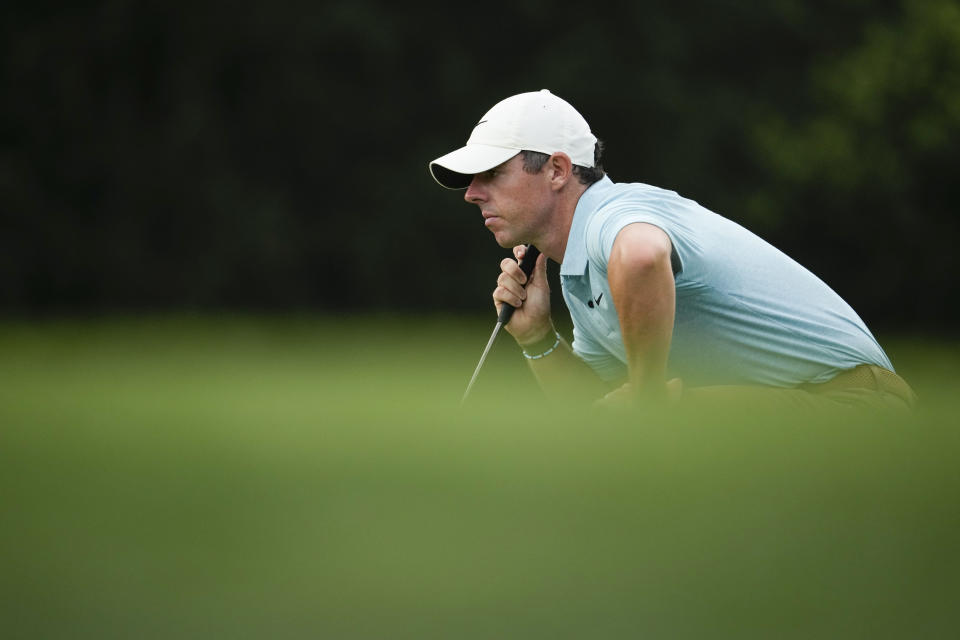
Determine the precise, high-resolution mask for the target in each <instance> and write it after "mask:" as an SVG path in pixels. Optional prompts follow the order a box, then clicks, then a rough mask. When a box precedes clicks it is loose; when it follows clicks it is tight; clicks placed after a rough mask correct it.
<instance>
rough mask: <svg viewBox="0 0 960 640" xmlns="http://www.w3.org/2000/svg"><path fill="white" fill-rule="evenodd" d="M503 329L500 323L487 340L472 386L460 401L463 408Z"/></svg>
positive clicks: (475, 370)
mask: <svg viewBox="0 0 960 640" xmlns="http://www.w3.org/2000/svg"><path fill="white" fill-rule="evenodd" d="M501 327H503V323H502V322H499V321H498V322H497V324H496V326H495V327H494V328H493V333H491V334H490V339H489V340H487V346H486V347H484V349H483V355H482V356H480V362H478V363H477V368H476V369H474V370H473V377H471V378H470V384H468V385H467V390H466V391H464V392H463V397H462V398H461V399H460V406H461V407H462V406H463V403H464V402H466V401H467V396H469V395H470V389H472V388H473V383H474V382H476V381H477V376H478V375H479V374H480V369H482V368H483V362H484V360H486V359H487V354H488V353H490V348H491V347H493V343H494V342H495V341H496V339H497V335H498V334H499V333H500V328H501Z"/></svg>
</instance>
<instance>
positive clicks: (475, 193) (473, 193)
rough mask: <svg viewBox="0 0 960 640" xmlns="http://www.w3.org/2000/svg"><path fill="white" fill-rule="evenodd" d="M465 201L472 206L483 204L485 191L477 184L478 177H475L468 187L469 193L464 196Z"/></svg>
mask: <svg viewBox="0 0 960 640" xmlns="http://www.w3.org/2000/svg"><path fill="white" fill-rule="evenodd" d="M463 199H464V200H466V201H467V202H469V203H471V204H479V203H481V202H483V199H484V193H483V189H481V188H480V186H479V185H478V184H477V176H473V179H472V180H471V181H470V185H469V186H468V187H467V192H466V193H464V194H463Z"/></svg>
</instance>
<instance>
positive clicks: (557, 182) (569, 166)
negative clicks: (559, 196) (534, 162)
mask: <svg viewBox="0 0 960 640" xmlns="http://www.w3.org/2000/svg"><path fill="white" fill-rule="evenodd" d="M547 171H548V172H549V174H548V175H549V176H550V186H551V187H552V188H553V189H554V190H558V189H561V188H563V186H564V185H565V184H567V182H569V180H570V178H572V177H573V161H572V160H570V156H568V155H567V154H565V153H563V152H562V151H558V152H556V153H554V154H553V155H551V156H550V158H549V159H548V160H547Z"/></svg>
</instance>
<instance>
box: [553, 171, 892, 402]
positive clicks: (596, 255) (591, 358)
mask: <svg viewBox="0 0 960 640" xmlns="http://www.w3.org/2000/svg"><path fill="white" fill-rule="evenodd" d="M634 222H646V223H649V224H652V225H655V226H657V227H659V228H660V229H662V230H663V231H664V232H665V233H666V234H667V236H669V238H670V241H671V242H672V243H673V256H672V262H673V270H674V281H675V283H676V317H675V321H674V327H673V339H672V342H671V345H670V357H669V360H668V362H667V375H668V377H681V378H683V379H684V382H685V384H686V385H688V386H703V385H715V384H761V385H770V386H776V387H793V386H796V385H798V384H801V383H804V382H824V381H826V380H829V379H830V378H832V377H833V376H834V375H836V374H837V373H838V372H840V371H842V370H845V369H851V368H853V367H855V366H857V365H860V364H874V365H878V366H881V367H884V368H887V369H890V370H891V371H892V370H893V367H892V365H891V364H890V361H889V360H888V359H887V356H886V354H885V353H884V352H883V349H881V348H880V345H879V344H877V341H876V339H874V337H873V335H872V334H871V333H870V331H869V330H868V329H867V327H866V325H865V324H864V323H863V321H862V320H861V319H860V318H859V316H857V314H856V313H855V312H854V311H853V309H852V308H851V307H850V305H848V304H847V303H846V302H844V301H843V299H842V298H840V296H838V295H837V294H836V293H834V291H833V290H832V289H830V287H828V286H827V285H826V284H825V283H824V282H823V281H822V280H820V279H819V278H817V277H816V276H815V275H813V274H812V273H810V271H808V270H807V269H805V268H804V267H802V266H800V265H799V264H798V263H797V262H795V261H794V260H792V259H791V258H790V257H788V256H787V255H786V254H784V253H783V252H781V251H779V250H778V249H776V248H775V247H773V246H772V245H770V244H769V243H767V242H765V241H764V240H762V239H761V238H759V237H758V236H756V235H754V234H753V233H751V232H750V231H748V230H746V229H745V228H743V227H741V226H740V225H738V224H736V223H735V222H733V221H731V220H727V219H726V218H723V217H722V216H719V215H717V214H715V213H713V212H711V211H708V210H707V209H705V208H704V207H702V206H700V205H699V204H697V203H696V202H694V201H692V200H688V199H686V198H682V197H680V196H679V195H677V194H676V193H674V192H672V191H666V190H664V189H659V188H657V187H652V186H649V185H645V184H639V183H634V184H626V183H623V184H620V183H614V182H612V181H611V180H610V178H609V177H604V178H603V179H602V180H600V181H599V182H596V183H594V184H593V185H591V186H590V187H589V188H588V189H587V190H586V192H584V194H583V195H582V196H581V197H580V200H579V202H578V203H577V208H576V211H575V213H574V217H573V223H572V226H571V229H570V235H569V237H568V239H567V248H566V252H565V254H564V257H563V262H562V263H561V265H560V281H561V285H562V288H563V297H564V300H565V301H566V303H567V307H568V308H569V310H570V315H571V317H572V319H573V325H574V330H573V350H574V351H575V352H576V353H577V355H579V356H580V357H581V358H583V360H585V361H586V362H587V364H589V365H590V366H591V367H592V368H593V369H594V370H595V371H596V372H597V373H598V374H599V375H600V377H601V378H603V379H605V380H609V381H616V380H619V379H624V378H626V376H627V366H626V361H627V359H626V351H625V349H624V346H623V339H622V338H621V335H620V322H619V319H618V317H617V311H616V308H615V307H614V304H613V296H612V295H611V294H610V284H609V282H608V281H607V260H608V258H609V256H610V252H611V249H612V248H613V242H614V240H615V239H616V237H617V234H618V233H619V232H620V230H621V229H623V227H624V226H626V225H628V224H631V223H634Z"/></svg>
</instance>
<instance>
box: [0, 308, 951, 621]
mask: <svg viewBox="0 0 960 640" xmlns="http://www.w3.org/2000/svg"><path fill="white" fill-rule="evenodd" d="M490 324H491V323H490V321H489V318H483V319H464V318H457V317H444V316H433V317H425V318H410V317H403V316H382V317H372V316H365V317H342V318H319V317H310V316H300V317H286V318H279V317H274V318H269V317H233V316H195V317H194V316H172V317H152V318H146V317H144V318H108V319H88V320H77V319H74V320H63V321H45V322H40V323H28V322H14V321H7V322H5V323H2V324H0V496H2V498H0V499H2V513H0V568H2V571H0V619H2V620H3V623H4V636H5V637H11V638H41V637H42V638H67V637H70V638H75V637H95V638H112V637H116V638H128V637H139V638H194V637H197V638H200V637H202V638H211V637H232V638H235V637H270V638H298V637H332V638H385V637H389V638H403V637H410V638H422V637H434V636H436V637H455V638H489V637H518V638H531V637H549V638H559V637H626V636H629V637H636V636H642V637H665V638H702V637H711V638H717V637H731V638H734V637H735V638H743V637H764V638H767V637H777V638H809V637H819V638H827V637H836V638H860V637H864V638H866V637H870V638H878V637H880V638H884V637H890V638H894V637H897V638H901V637H925V638H935V637H953V634H954V633H955V631H956V629H957V625H958V623H960V615H958V614H956V613H955V608H956V607H955V604H956V600H957V595H958V593H960V590H958V589H960V579H958V577H957V576H958V575H960V549H958V545H957V540H958V539H960V471H958V465H957V459H958V453H960V438H958V436H957V430H956V427H955V423H956V418H955V414H956V408H957V406H958V403H957V400H956V397H955V393H956V386H957V385H956V383H957V372H958V371H960V366H958V365H960V344H958V343H957V342H956V341H949V340H941V341H926V340H916V339H909V338H901V339H893V340H884V344H885V346H886V347H887V350H888V353H889V354H890V355H891V358H892V359H893V361H894V363H895V365H896V366H897V367H898V370H899V371H900V372H901V373H903V375H904V376H905V377H907V378H908V380H910V382H911V383H912V384H913V385H914V386H915V388H916V390H917V391H918V393H919V395H920V397H921V399H922V400H923V407H922V408H921V410H920V411H919V412H918V413H917V415H916V416H914V417H912V418H909V419H905V418H898V417H888V418H877V417H872V418H871V417H867V416H858V415H842V416H838V417H836V418H835V419H824V417H823V416H817V417H813V416H803V415H791V416H783V415H769V414H766V415H763V414H758V413H757V412H754V411H751V410H750V408H748V407H746V408H743V409H742V411H739V412H738V413H736V414H733V413H724V414H711V415H693V414H689V413H686V414H654V413H651V414H649V415H645V416H643V417H642V421H641V418H640V417H637V416H610V415H607V414H601V413H598V412H597V411H595V410H592V409H591V408H589V407H584V408H577V407H548V406H546V405H545V404H544V402H543V401H542V400H539V399H538V394H537V391H536V388H535V385H534V384H533V381H532V380H531V378H530V376H529V375H528V373H527V372H526V370H525V368H524V364H523V362H522V359H521V358H519V357H518V352H517V349H516V347H515V346H514V345H513V344H512V343H511V341H510V340H509V338H508V337H506V336H504V337H503V338H502V339H501V342H500V343H498V345H497V347H496V348H495V350H494V352H493V354H492V356H491V358H490V360H488V363H487V366H486V367H485V369H484V371H483V373H482V374H481V378H480V380H479V381H478V383H477V387H476V389H475V393H474V395H473V397H472V398H471V402H470V403H469V405H468V407H467V408H465V409H461V408H460V407H459V406H458V403H459V399H460V395H461V394H462V392H463V388H464V386H465V384H466V382H467V380H468V379H469V376H470V374H471V372H472V369H473V366H474V365H475V363H476V361H477V359H478V358H479V355H480V351H481V349H482V347H483V344H484V342H485V340H486V338H487V336H488V335H489V331H490V328H491V326H490Z"/></svg>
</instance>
